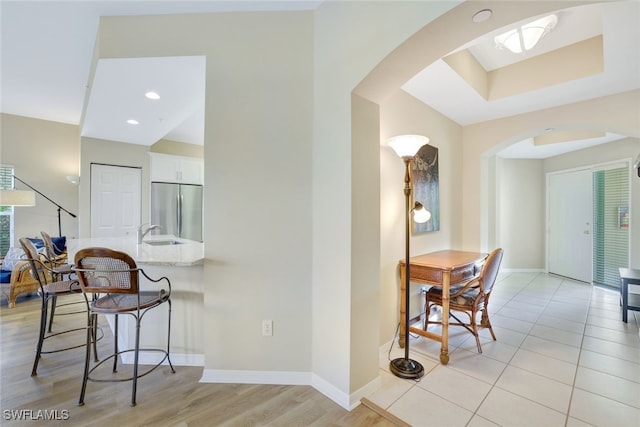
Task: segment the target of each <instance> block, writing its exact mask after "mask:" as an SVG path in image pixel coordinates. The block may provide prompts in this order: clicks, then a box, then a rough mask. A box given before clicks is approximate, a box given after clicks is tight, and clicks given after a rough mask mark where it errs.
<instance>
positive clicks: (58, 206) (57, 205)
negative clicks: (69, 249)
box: [11, 175, 76, 237]
mask: <svg viewBox="0 0 640 427" xmlns="http://www.w3.org/2000/svg"><path fill="white" fill-rule="evenodd" d="M11 176H12V177H13V178H14V179H17V180H18V181H20V182H21V183H23V184H24V185H26V186H27V187H29V188H30V189H32V190H33V191H35V192H36V193H38V194H39V195H41V196H42V197H44V198H45V199H47V200H48V201H50V202H51V203H53V204H54V205H56V207H57V208H58V236H60V237H62V222H61V221H60V211H65V212H66V213H68V214H69V215H71V216H72V217H73V218H75V217H76V215H75V214H72V213H71V212H69V211H68V210H66V209H65V208H63V207H62V206H60V205H59V204H58V203H56V202H54V201H53V200H51V199H50V198H48V197H47V196H45V195H44V194H42V193H41V192H39V191H38V190H36V189H35V188H33V187H32V186H30V185H29V184H27V183H26V182H24V181H23V180H21V179H20V178H18V177H17V176H15V175H11ZM34 197H35V195H34ZM34 204H35V203H34Z"/></svg>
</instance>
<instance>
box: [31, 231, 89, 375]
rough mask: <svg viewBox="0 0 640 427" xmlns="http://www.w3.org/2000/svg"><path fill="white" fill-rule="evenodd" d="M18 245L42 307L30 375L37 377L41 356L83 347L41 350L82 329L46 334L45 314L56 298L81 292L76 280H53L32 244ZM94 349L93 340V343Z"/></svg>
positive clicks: (50, 270)
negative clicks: (33, 280)
mask: <svg viewBox="0 0 640 427" xmlns="http://www.w3.org/2000/svg"><path fill="white" fill-rule="evenodd" d="M19 242H20V245H21V246H22V249H24V252H25V254H26V256H27V261H29V264H30V266H31V275H32V276H33V278H34V279H35V280H36V281H37V282H38V287H39V289H38V295H39V296H40V298H41V299H42V305H41V308H40V331H39V333H38V343H37V344H36V356H35V360H34V362H33V368H32V370H31V375H32V376H34V375H37V370H38V363H39V361H40V357H41V355H43V354H48V353H57V352H60V351H65V350H71V349H73V348H79V347H82V346H84V344H80V345H71V346H68V347H64V348H54V349H51V350H47V351H45V350H43V346H44V343H45V341H46V340H48V339H50V338H53V337H56V336H58V335H61V334H65V333H68V332H73V331H80V330H83V329H84V326H81V327H77V328H72V329H66V330H63V331H60V332H56V333H52V334H48V335H47V334H46V328H47V312H48V310H49V304H50V303H51V304H53V301H54V300H55V299H56V298H57V297H66V296H69V295H72V294H79V293H81V292H82V290H81V289H80V284H79V283H78V281H77V280H55V278H56V277H58V276H56V275H55V273H54V272H53V270H52V268H51V267H50V266H49V265H48V262H46V261H45V259H44V258H42V257H41V256H40V253H39V252H38V250H37V249H36V247H35V246H34V244H33V242H31V240H29V239H27V238H24V237H23V238H20V239H19ZM91 336H92V337H94V336H95V331H93V332H91ZM93 344H94V348H95V340H94V342H93Z"/></svg>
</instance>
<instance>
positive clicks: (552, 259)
mask: <svg viewBox="0 0 640 427" xmlns="http://www.w3.org/2000/svg"><path fill="white" fill-rule="evenodd" d="M547 191H548V203H549V204H548V209H549V210H548V212H549V216H548V218H549V219H548V224H547V225H548V233H549V234H548V236H549V237H548V240H547V242H548V245H549V252H548V256H549V263H548V266H549V273H553V274H558V275H560V276H565V277H569V278H572V279H576V280H580V281H583V282H588V283H591V275H592V269H591V265H592V248H593V246H592V234H591V230H592V222H593V196H592V174H591V171H590V170H589V169H584V170H578V171H571V172H562V173H556V174H550V175H549V179H548V190H547Z"/></svg>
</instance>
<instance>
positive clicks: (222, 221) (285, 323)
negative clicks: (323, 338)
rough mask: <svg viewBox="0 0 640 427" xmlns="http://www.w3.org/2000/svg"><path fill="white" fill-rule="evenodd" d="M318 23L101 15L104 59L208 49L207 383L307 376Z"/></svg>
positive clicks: (299, 17)
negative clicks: (266, 333) (266, 331)
mask: <svg viewBox="0 0 640 427" xmlns="http://www.w3.org/2000/svg"><path fill="white" fill-rule="evenodd" d="M312 29H313V25H312V14H311V12H282V13H281V12H269V13H219V14H198V15H182V16H172V15H166V16H145V17H109V18H103V20H102V21H101V27H100V35H99V46H98V54H99V56H100V57H143V56H176V55H204V56H206V58H207V68H206V96H205V146H204V160H205V186H204V199H205V206H204V211H205V216H204V217H205V224H204V241H205V257H206V258H207V263H206V264H205V271H204V277H205V283H204V292H205V295H204V310H205V317H204V319H203V323H204V327H203V330H204V336H203V337H202V339H203V342H204V352H205V368H206V369H205V377H206V380H213V381H231V382H274V383H275V382H294V383H295V382H301V381H304V380H308V378H309V372H310V371H311V359H312V358H311V337H310V334H309V331H310V330H311V326H310V325H311V285H310V283H311V216H312V203H311V138H312V122H311V108H312V89H313V86H312V75H313V74H312V71H313V70H312V65H313V41H312ZM141 35H144V37H141ZM263 319H265V320H273V322H274V326H273V331H274V333H273V336H272V337H263V336H262V327H261V324H262V320H263Z"/></svg>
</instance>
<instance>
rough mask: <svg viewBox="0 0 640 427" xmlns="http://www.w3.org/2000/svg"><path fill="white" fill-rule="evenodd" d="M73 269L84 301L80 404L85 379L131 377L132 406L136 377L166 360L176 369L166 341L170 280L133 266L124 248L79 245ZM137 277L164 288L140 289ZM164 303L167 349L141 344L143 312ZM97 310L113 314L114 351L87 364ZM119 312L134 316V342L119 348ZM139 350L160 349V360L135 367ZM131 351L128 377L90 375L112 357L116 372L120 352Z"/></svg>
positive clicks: (81, 403)
mask: <svg viewBox="0 0 640 427" xmlns="http://www.w3.org/2000/svg"><path fill="white" fill-rule="evenodd" d="M74 264H75V268H74V269H75V271H76V273H77V274H78V280H79V281H80V287H81V289H82V292H83V294H84V296H85V302H86V304H87V345H86V349H87V350H86V357H85V366H84V376H83V380H82V389H81V391H80V400H79V401H78V404H79V405H84V396H85V392H86V389H87V382H88V381H93V382H114V381H115V382H119V381H131V382H132V387H131V406H135V405H136V389H137V383H138V378H141V377H143V376H145V375H147V374H149V373H151V372H152V371H154V370H155V369H156V368H158V367H159V366H160V365H162V364H163V363H164V362H165V361H166V362H167V363H168V365H169V367H170V368H171V372H172V373H175V372H176V371H175V369H174V368H173V365H172V363H171V359H170V357H169V341H170V336H171V282H170V281H169V279H168V278H166V277H161V278H159V279H152V278H151V277H149V276H148V275H147V274H146V273H145V272H144V271H143V270H142V269H141V268H138V267H137V266H136V263H135V261H134V260H133V258H131V257H130V256H129V255H127V254H126V253H124V252H119V251H115V250H112V249H107V248H86V249H81V250H80V251H78V252H77V253H76V256H75V262H74ZM140 279H146V280H147V281H149V282H152V283H158V282H163V283H164V284H166V286H167V289H165V288H160V289H156V290H145V291H141V290H140V286H139V285H140ZM95 294H100V295H101V296H100V297H98V298H96V299H95V300H91V299H90V298H89V295H95ZM164 303H168V305H167V306H168V325H167V347H166V349H157V348H145V349H141V348H140V326H141V322H142V318H143V317H144V316H145V314H146V313H147V312H148V311H149V310H152V309H154V308H156V307H158V306H160V305H162V304H164ZM98 314H111V315H114V317H115V320H114V332H113V339H114V349H113V353H112V354H111V355H110V356H108V357H106V358H104V359H102V360H101V361H100V362H98V363H96V364H95V365H94V366H93V367H90V362H89V360H90V358H91V347H90V345H89V344H90V340H91V336H90V331H91V330H93V329H94V328H95V325H96V323H97V318H98ZM120 314H128V315H130V316H132V317H133V318H134V319H135V322H136V325H135V343H134V347H133V348H129V349H125V350H119V349H118V316H119V315H120ZM140 351H145V352H159V353H160V354H161V356H162V358H161V360H160V361H159V362H157V363H156V364H155V365H153V366H151V368H148V369H147V370H145V371H144V372H142V373H139V371H138V359H139V354H140ZM127 352H133V355H134V362H133V375H132V376H131V377H127V378H118V377H116V376H111V377H108V378H99V377H98V376H97V375H92V374H93V373H94V371H95V370H96V369H97V368H98V367H100V366H101V365H102V364H103V363H104V362H106V361H108V360H109V359H113V368H112V372H113V373H116V372H117V364H118V357H120V355H122V354H123V353H127Z"/></svg>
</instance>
